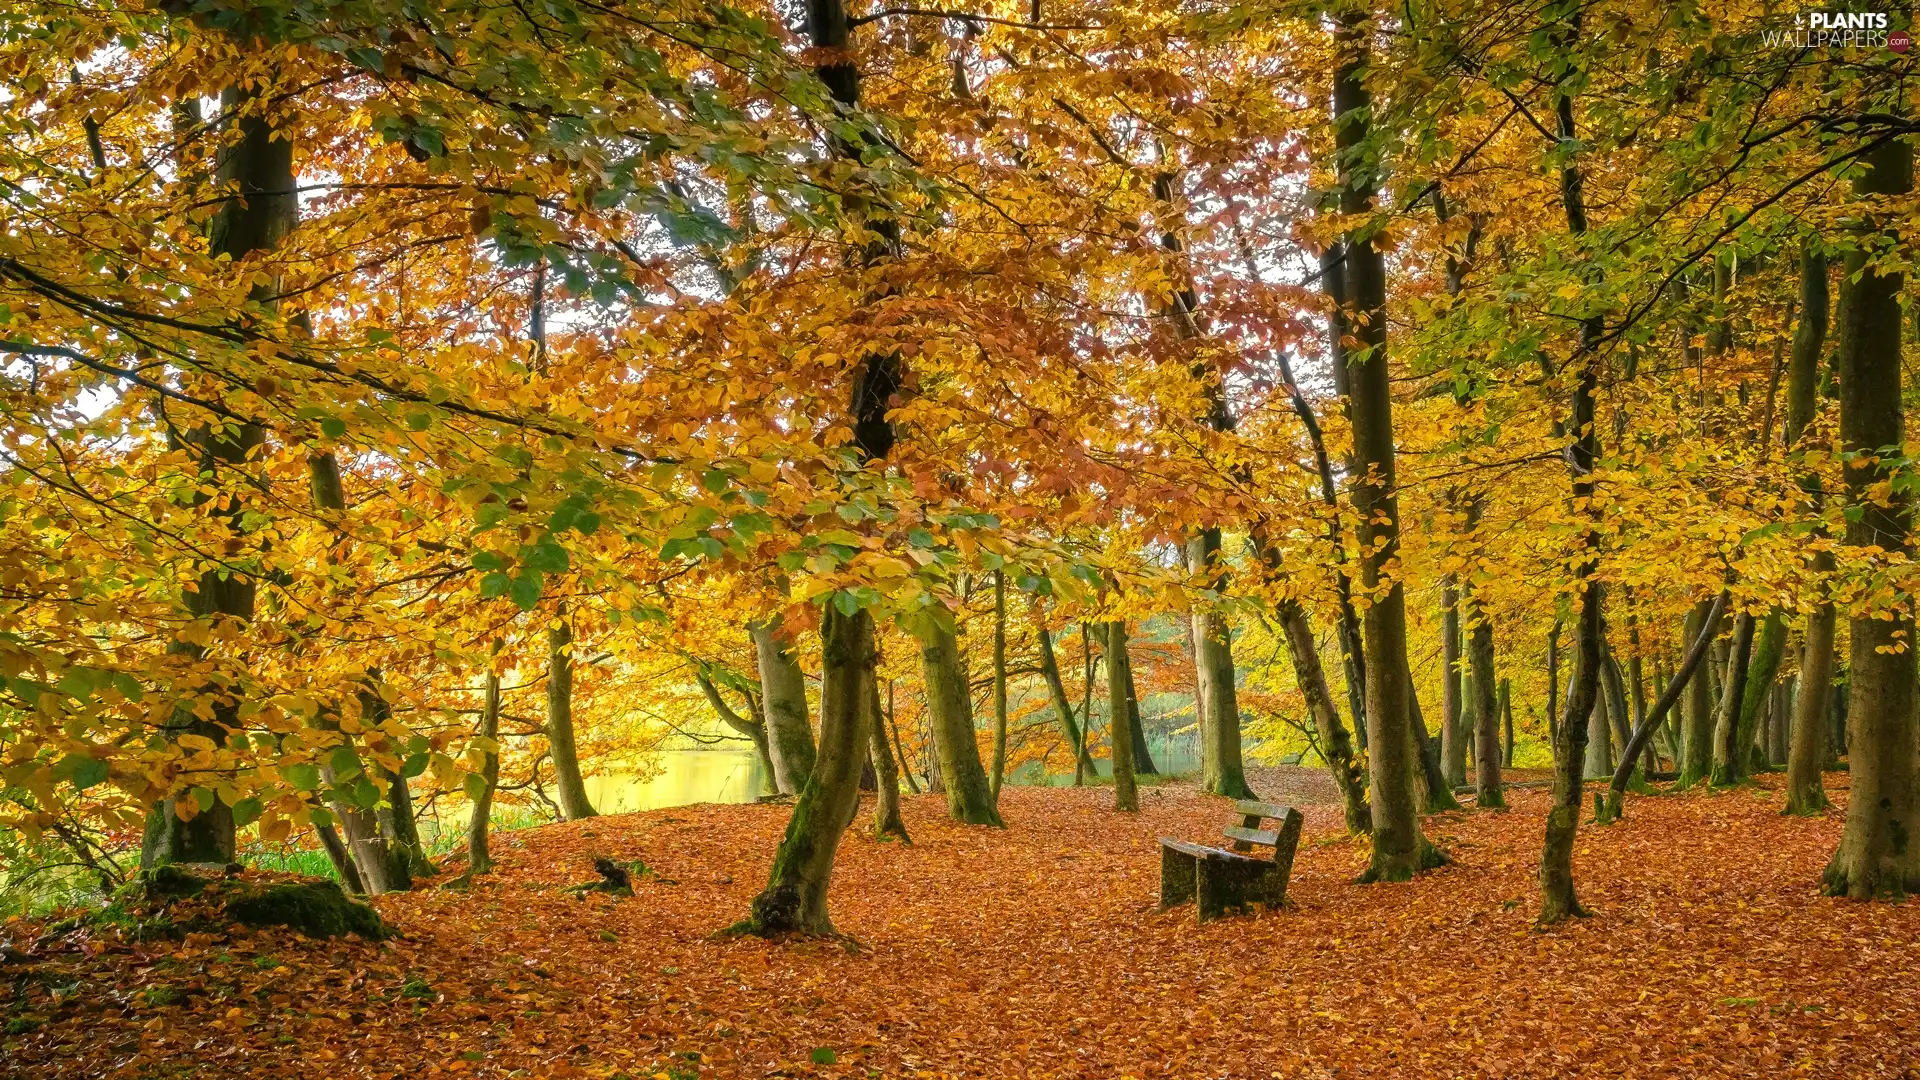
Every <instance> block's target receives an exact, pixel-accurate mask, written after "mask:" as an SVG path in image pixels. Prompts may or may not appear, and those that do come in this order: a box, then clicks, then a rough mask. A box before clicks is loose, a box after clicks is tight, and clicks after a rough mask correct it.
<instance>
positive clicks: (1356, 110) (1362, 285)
mask: <svg viewBox="0 0 1920 1080" xmlns="http://www.w3.org/2000/svg"><path fill="white" fill-rule="evenodd" d="M1371 32H1372V24H1371V21H1370V20H1369V19H1367V18H1366V17H1365V14H1364V13H1359V14H1356V13H1353V12H1348V13H1346V14H1344V15H1342V17H1341V19H1340V24H1339V28H1338V30H1337V32H1336V34H1335V49H1336V56H1335V63H1336V64H1337V65H1338V67H1337V68H1336V70H1335V72H1334V77H1333V120H1334V143H1335V151H1336V155H1337V168H1338V174H1339V181H1340V210H1341V212H1342V213H1343V214H1346V215H1349V216H1351V217H1353V218H1354V219H1356V220H1358V219H1361V218H1365V217H1370V216H1371V215H1372V213H1373V211H1374V193H1375V191H1376V189H1377V187H1378V177H1377V176H1376V175H1375V173H1374V171H1373V169H1372V167H1371V166H1370V165H1369V164H1368V163H1367V162H1368V151H1367V147H1368V145H1369V144H1370V143H1371V141H1372V127H1373V98H1372V94H1371V93H1370V92H1369V91H1368V89H1367V87H1366V84H1365V81H1364V80H1365V77H1366V71H1367V67H1368V64H1369V56H1368V52H1369V50H1368V36H1369V35H1370V34H1371ZM1375 239H1376V238H1375V235H1374V234H1373V233H1372V231H1371V230H1370V229H1355V230H1354V231H1352V232H1350V233H1349V234H1348V235H1347V237H1346V238H1345V247H1346V260H1345V265H1344V267H1343V269H1344V271H1345V272H1344V275H1343V276H1344V280H1345V292H1346V294H1347V297H1348V302H1349V304H1350V305H1351V309H1350V310H1349V311H1348V312H1346V314H1345V318H1347V319H1348V321H1349V322H1350V323H1351V324H1352V330H1353V333H1352V335H1351V336H1352V337H1354V338H1357V339H1358V341H1359V344H1360V348H1359V349H1358V350H1356V351H1355V352H1354V354H1353V355H1352V356H1351V357H1350V358H1349V360H1350V362H1349V364H1348V366H1347V380H1348V387H1349V391H1350V392H1349V395H1348V401H1347V404H1348V409H1349V412H1350V414H1351V419H1352V426H1353V448H1354V462H1355V466H1356V468H1355V470H1354V477H1355V478H1354V483H1353V489H1352V492H1353V494H1352V499H1353V509H1354V512H1355V514H1356V515H1357V516H1358V518H1359V527H1358V533H1359V536H1358V539H1359V541H1360V550H1361V552H1362V555H1361V558H1360V584H1361V587H1362V588H1363V589H1364V590H1365V591H1366V593H1367V594H1368V595H1371V596H1374V597H1375V600H1374V602H1373V603H1372V604H1371V605H1370V606H1369V607H1368V608H1367V612H1366V617H1365V622H1364V635H1365V639H1366V641H1365V644H1366V650H1365V651H1366V685H1367V699H1366V700H1367V730H1368V737H1367V745H1368V747H1369V750H1368V753H1369V754H1370V755H1371V761H1370V762H1369V765H1370V769H1369V776H1368V794H1369V798H1370V801H1371V803H1372V805H1373V857H1372V860H1371V862H1370V864H1369V865H1368V867H1367V871H1366V873H1365V874H1363V875H1362V876H1361V880H1363V881H1405V880H1407V879H1409V878H1411V877H1412V876H1413V875H1414V874H1415V873H1418V872H1419V871H1420V870H1422V869H1425V868H1428V867H1431V866H1435V865H1438V864H1439V863H1440V862H1441V861H1443V858H1442V856H1441V855H1440V853H1439V851H1438V850H1437V849H1435V848H1434V847H1433V846H1432V845H1431V844H1429V843H1428V842H1427V838H1426V836H1425V835H1424V834H1422V833H1421V831H1420V819H1419V816H1418V812H1417V807H1416V805H1415V803H1414V790H1413V788H1414V769H1415V768H1417V767H1418V764H1419V763H1418V762H1417V761H1416V760H1413V759H1414V758H1415V757H1416V755H1415V753H1414V736H1415V735H1416V734H1419V735H1420V736H1421V737H1422V741H1424V733H1415V732H1413V715H1412V710H1411V708H1410V707H1409V705H1408V701H1407V699H1408V697H1409V692H1410V690H1411V688H1412V680H1411V679H1410V678H1409V676H1408V670H1409V669H1408V665H1407V601H1406V594H1405V592H1404V591H1402V588H1401V583H1400V581H1399V580H1398V579H1393V580H1391V581H1386V582H1383V581H1382V578H1383V577H1385V576H1386V574H1387V571H1388V568H1389V567H1392V566H1393V565H1394V564H1395V562H1396V559H1397V556H1398V554H1399V550H1398V549H1399V538H1400V506H1399V498H1398V496H1397V494H1396V489H1395V486H1394V460H1393V458H1394V447H1393V386H1392V382H1391V379H1390V378H1389V373H1388V371H1387V294H1386V266H1385V264H1384V262H1383V261H1382V259H1381V254H1380V251H1379V249H1377V248H1376V247H1375V246H1374V244H1375ZM1382 585H1385V591H1384V594H1383V593H1381V591H1380V590H1381V587H1382Z"/></svg>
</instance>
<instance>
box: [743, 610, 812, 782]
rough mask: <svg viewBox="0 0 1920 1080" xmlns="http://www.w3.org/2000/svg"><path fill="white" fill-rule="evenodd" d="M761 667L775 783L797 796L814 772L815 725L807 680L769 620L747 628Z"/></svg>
mask: <svg viewBox="0 0 1920 1080" xmlns="http://www.w3.org/2000/svg"><path fill="white" fill-rule="evenodd" d="M747 632H748V633H750V634H751V635H753V651H754V656H755V659H756V660H757V662H758V666H759V668H760V700H761V702H762V705H761V708H762V709H763V710H764V711H765V713H766V718H767V719H766V723H767V751H768V754H769V755H770V756H771V757H772V758H773V781H774V786H775V787H777V788H779V790H780V794H782V795H795V794H798V793H799V791H800V785H802V784H804V783H806V782H807V774H808V773H810V772H812V771H813V726H812V724H811V723H809V722H808V720H807V679H806V675H805V674H804V673H802V672H801V670H800V663H799V661H797V660H795V659H794V658H793V651H792V650H791V649H790V648H789V647H788V644H789V643H788V642H786V641H784V640H782V639H781V637H780V635H779V631H778V630H777V629H776V628H775V627H774V626H773V625H772V624H771V623H768V622H757V623H753V624H752V625H750V626H749V627H747Z"/></svg>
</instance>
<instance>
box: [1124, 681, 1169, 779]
mask: <svg viewBox="0 0 1920 1080" xmlns="http://www.w3.org/2000/svg"><path fill="white" fill-rule="evenodd" d="M1119 656H1120V661H1121V666H1122V667H1123V668H1125V669H1126V670H1125V679H1126V684H1127V719H1128V725H1127V727H1128V730H1129V732H1131V734H1132V736H1133V773H1134V775H1135V776H1156V775H1158V774H1159V772H1160V770H1159V769H1157V768H1155V767H1154V764H1153V752H1152V751H1151V750H1150V749H1148V747H1147V729H1146V724H1145V723H1144V722H1143V721H1142V720H1141V717H1140V688H1139V687H1138V686H1137V685H1135V684H1134V681H1133V657H1132V656H1130V655H1128V654H1127V653H1126V652H1124V651H1122V652H1121V653H1120V654H1119Z"/></svg>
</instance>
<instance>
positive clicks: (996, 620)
mask: <svg viewBox="0 0 1920 1080" xmlns="http://www.w3.org/2000/svg"><path fill="white" fill-rule="evenodd" d="M1006 775H1007V579H1006V575H1005V574H1004V573H1002V572H1001V571H999V570H995V571H994V572H993V775H992V776H990V777H989V778H988V786H989V787H990V788H991V789H992V791H993V804H994V805H995V806H999V805H1000V785H1001V783H1002V782H1003V781H1004V780H1005V779H1006Z"/></svg>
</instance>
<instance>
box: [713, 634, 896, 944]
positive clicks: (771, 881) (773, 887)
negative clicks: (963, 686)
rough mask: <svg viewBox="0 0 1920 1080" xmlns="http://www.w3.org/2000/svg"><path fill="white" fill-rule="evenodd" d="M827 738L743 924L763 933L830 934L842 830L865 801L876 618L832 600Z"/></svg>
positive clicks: (823, 641) (825, 652)
mask: <svg viewBox="0 0 1920 1080" xmlns="http://www.w3.org/2000/svg"><path fill="white" fill-rule="evenodd" d="M820 645H821V670H820V675H821V678H820V745H819V749H818V752H817V753H816V754H815V755H814V760H813V771H812V772H810V773H808V774H807V779H806V782H805V783H804V784H802V785H801V788H800V792H799V795H798V796H797V797H796V798H795V799H794V803H793V816H792V817H790V818H788V819H787V831H786V835H785V836H784V837H783V838H782V839H781V841H780V847H779V848H778V849H777V850H776V851H775V852H774V856H773V869H772V871H771V872H770V873H769V874H768V875H767V887H766V888H765V889H763V890H761V892H760V894H759V895H758V896H756V897H754V898H753V905H752V909H751V914H750V915H749V916H748V917H747V920H746V922H745V923H743V924H741V925H740V927H739V929H741V930H743V931H745V932H747V933H752V934H758V935H760V936H762V937H773V936H778V935H783V934H802V935H831V934H833V933H834V929H833V920H832V919H831V918H829V917H828V914H827V884H828V882H829V881H830V880H831V878H832V876H833V856H834V853H835V852H836V851H837V850H838V849H839V847H840V837H841V836H842V835H843V834H844V833H845V832H846V830H847V825H848V824H849V823H850V822H851V821H852V820H853V815H854V812H855V811H856V810H858V809H859V806H860V788H859V784H860V766H861V765H862V763H864V762H865V761H866V747H867V741H868V739H867V732H866V730H865V729H866V721H867V712H868V707H867V705H866V702H867V701H868V698H869V695H870V694H872V693H873V691H872V690H870V689H869V684H870V683H871V682H872V680H873V667H874V662H875V660H876V657H875V655H874V646H873V617H872V616H871V615H869V614H868V613H867V611H866V609H864V608H862V609H859V610H856V611H855V612H854V613H853V614H852V615H845V614H842V613H841V611H840V609H839V608H838V607H836V606H835V605H833V604H831V603H830V604H828V605H826V607H825V609H824V611H823V613H822V615H821V618H820Z"/></svg>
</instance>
